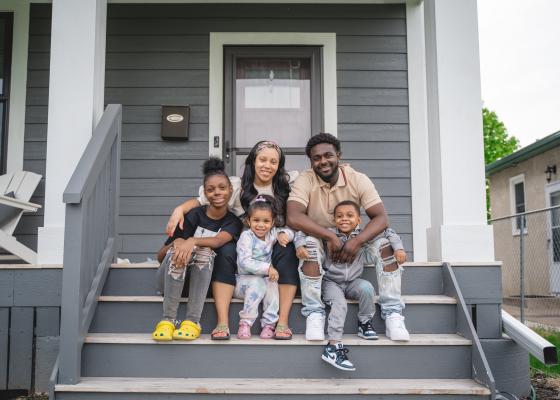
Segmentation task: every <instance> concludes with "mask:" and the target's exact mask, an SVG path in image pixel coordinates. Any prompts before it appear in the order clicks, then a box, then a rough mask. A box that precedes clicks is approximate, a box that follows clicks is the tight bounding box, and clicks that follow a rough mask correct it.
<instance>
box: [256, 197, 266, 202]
mask: <svg viewBox="0 0 560 400" xmlns="http://www.w3.org/2000/svg"><path fill="white" fill-rule="evenodd" d="M254 201H255V202H259V201H263V202H265V203H266V202H267V200H266V199H265V198H264V197H263V196H257V198H256V199H255V200H254Z"/></svg>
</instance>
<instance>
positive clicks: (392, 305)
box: [298, 236, 405, 319]
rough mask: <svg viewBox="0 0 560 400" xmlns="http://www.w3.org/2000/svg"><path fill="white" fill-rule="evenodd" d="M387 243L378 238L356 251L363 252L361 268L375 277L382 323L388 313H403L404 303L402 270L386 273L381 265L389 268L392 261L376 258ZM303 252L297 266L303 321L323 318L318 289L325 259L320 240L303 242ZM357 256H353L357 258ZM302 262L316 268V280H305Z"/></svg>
mask: <svg viewBox="0 0 560 400" xmlns="http://www.w3.org/2000/svg"><path fill="white" fill-rule="evenodd" d="M388 242H389V241H388V240H387V239H385V238H380V239H378V240H376V241H373V242H368V243H366V244H365V245H364V246H363V247H362V249H361V250H360V251H362V252H364V254H363V260H364V265H375V271H376V274H377V285H378V293H379V297H378V299H377V302H378V304H379V306H380V307H381V318H383V319H385V318H386V317H387V316H389V315H390V314H392V313H397V314H402V312H403V310H404V307H405V306H404V302H403V301H402V298H401V277H402V273H403V271H404V270H403V268H402V267H401V266H399V267H398V269H396V270H395V271H391V272H387V271H384V270H383V268H384V266H385V265H388V264H391V263H392V262H393V258H392V257H391V258H390V259H386V260H382V259H381V257H380V255H379V249H380V247H381V246H383V245H384V244H386V243H388ZM305 248H306V249H307V251H308V253H309V259H308V260H300V263H299V268H298V271H299V279H300V281H301V302H302V304H303V308H302V309H301V313H302V314H303V315H304V316H305V317H307V316H308V315H309V314H311V313H315V312H316V313H321V314H323V315H325V304H324V303H323V301H322V299H321V285H322V281H323V275H324V274H325V271H324V270H323V263H324V260H325V257H326V254H325V250H324V248H323V243H322V241H321V240H319V239H316V238H314V237H312V236H307V237H306V238H305ZM358 256H359V254H358V255H357V256H356V257H358ZM304 261H315V262H317V263H318V264H319V270H320V275H319V276H306V275H305V274H304V273H303V271H302V266H303V263H304Z"/></svg>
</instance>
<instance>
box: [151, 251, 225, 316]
mask: <svg viewBox="0 0 560 400" xmlns="http://www.w3.org/2000/svg"><path fill="white" fill-rule="evenodd" d="M215 255H216V254H215V253H214V252H213V251H212V249H210V248H208V247H199V248H196V249H195V250H194V252H193V256H192V258H191V261H190V262H189V263H188V265H187V266H186V267H184V268H178V267H176V266H175V265H173V263H172V262H171V257H172V256H173V249H169V251H168V252H167V254H166V255H165V258H164V259H163V261H162V263H161V265H160V267H159V269H158V273H157V280H158V286H159V287H160V288H161V286H163V318H164V319H166V320H169V321H174V320H176V318H177V309H178V308H179V302H180V300H181V293H182V292H183V286H184V285H185V278H186V276H187V273H188V278H189V301H188V303H187V315H186V319H187V320H189V321H192V322H195V323H199V322H200V316H201V315H202V309H203V308H204V302H205V300H206V294H207V293H208V287H209V286H210V279H211V278H212V269H213V266H214V257H215ZM162 281H163V282H162ZM162 283H163V285H162Z"/></svg>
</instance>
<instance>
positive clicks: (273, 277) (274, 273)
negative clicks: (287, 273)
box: [268, 265, 280, 282]
mask: <svg viewBox="0 0 560 400" xmlns="http://www.w3.org/2000/svg"><path fill="white" fill-rule="evenodd" d="M279 276H280V275H279V274H278V270H277V269H276V268H274V267H273V266H272V265H271V266H270V267H269V268H268V279H270V281H271V282H278V278H279Z"/></svg>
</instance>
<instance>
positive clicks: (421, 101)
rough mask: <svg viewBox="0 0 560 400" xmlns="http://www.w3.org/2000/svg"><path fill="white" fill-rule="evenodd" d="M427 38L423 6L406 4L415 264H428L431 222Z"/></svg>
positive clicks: (410, 2) (415, 3)
mask: <svg viewBox="0 0 560 400" xmlns="http://www.w3.org/2000/svg"><path fill="white" fill-rule="evenodd" d="M424 35H425V32H424V5H423V4H422V3H419V2H418V1H409V2H407V3H406V45H407V49H408V54H407V61H408V113H409V135H410V137H409V140H410V186H411V198H412V246H413V249H414V261H427V260H428V244H427V229H428V228H429V227H430V224H431V219H432V217H431V214H430V209H431V206H430V160H429V139H428V106H427V88H426V44H425V40H424Z"/></svg>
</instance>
